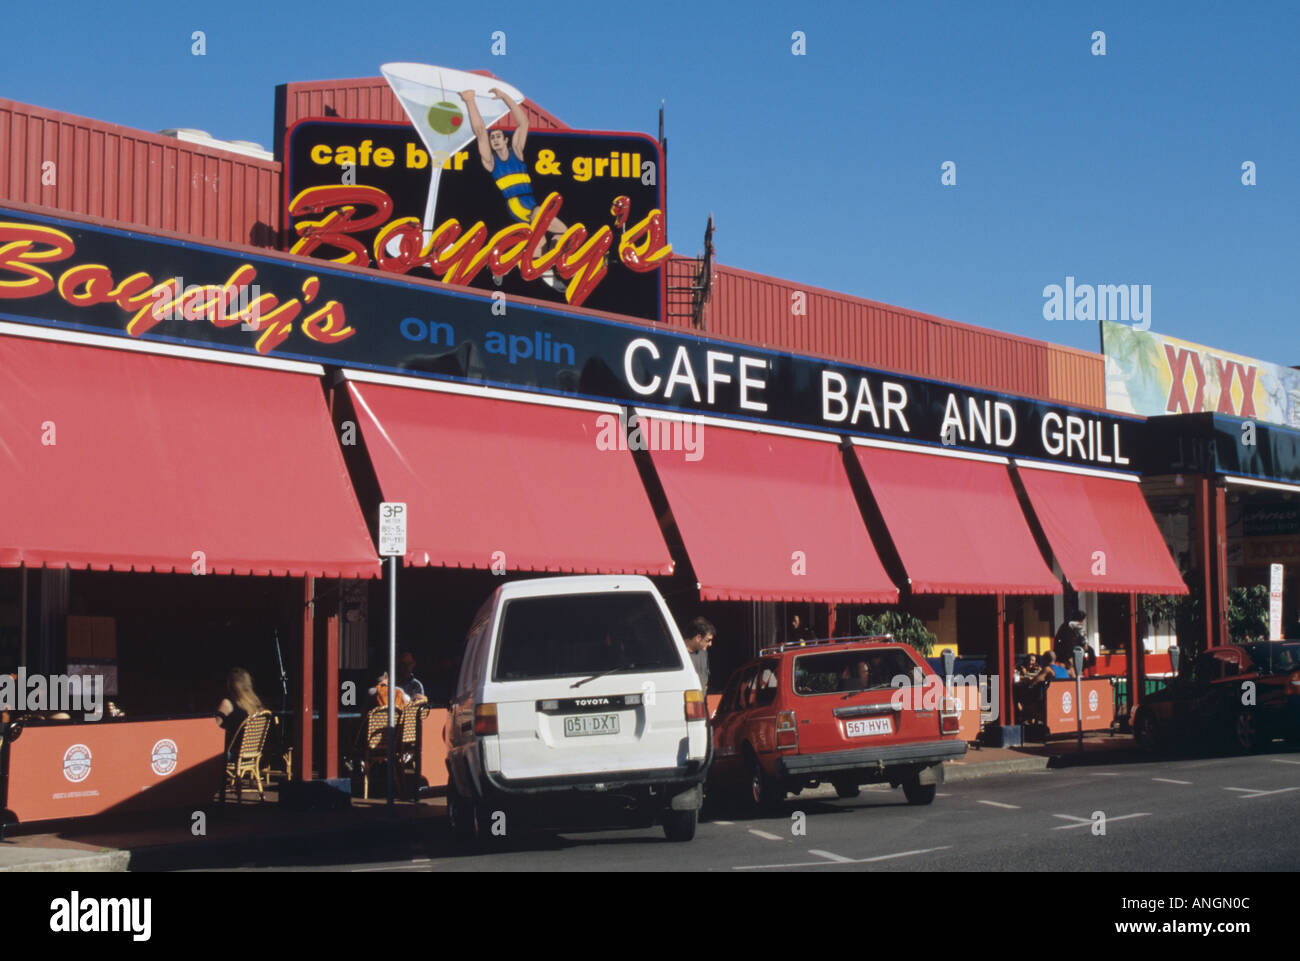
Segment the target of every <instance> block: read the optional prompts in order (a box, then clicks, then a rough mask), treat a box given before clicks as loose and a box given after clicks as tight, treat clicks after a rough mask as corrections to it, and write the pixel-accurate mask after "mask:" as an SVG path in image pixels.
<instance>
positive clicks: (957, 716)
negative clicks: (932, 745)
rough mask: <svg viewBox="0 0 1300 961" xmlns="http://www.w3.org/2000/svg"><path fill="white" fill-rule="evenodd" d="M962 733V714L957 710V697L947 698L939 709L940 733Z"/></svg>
mask: <svg viewBox="0 0 1300 961" xmlns="http://www.w3.org/2000/svg"><path fill="white" fill-rule="evenodd" d="M960 732H961V712H960V711H959V710H958V709H957V699H956V698H955V697H945V698H944V699H943V706H942V707H940V708H939V733H940V734H958V733H960Z"/></svg>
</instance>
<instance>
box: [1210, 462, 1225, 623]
mask: <svg viewBox="0 0 1300 961" xmlns="http://www.w3.org/2000/svg"><path fill="white" fill-rule="evenodd" d="M1210 510H1211V514H1212V517H1213V526H1212V527H1211V529H1210V535H1211V537H1212V538H1213V540H1212V547H1213V555H1212V556H1213V557H1214V564H1213V574H1214V578H1213V580H1214V603H1213V605H1210V604H1208V603H1207V605H1206V611H1207V613H1209V612H1213V618H1210V617H1207V618H1206V620H1207V621H1209V620H1213V624H1214V631H1213V635H1212V637H1213V642H1212V643H1214V644H1216V645H1217V644H1227V643H1228V641H1229V639H1230V635H1229V633H1228V492H1227V490H1226V489H1225V488H1224V486H1223V483H1222V481H1220V482H1219V483H1216V484H1215V485H1214V487H1213V496H1212V498H1211V499H1210Z"/></svg>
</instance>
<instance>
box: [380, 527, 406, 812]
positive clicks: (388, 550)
mask: <svg viewBox="0 0 1300 961" xmlns="http://www.w3.org/2000/svg"><path fill="white" fill-rule="evenodd" d="M405 553H406V505H405V504H402V503H397V502H388V501H385V502H383V503H381V504H380V505H379V554H380V556H381V557H387V558H388V764H387V765H386V767H387V768H388V777H387V778H386V779H385V780H386V781H387V783H388V813H389V814H390V815H391V814H392V813H393V794H394V791H393V786H394V780H395V775H394V771H393V767H394V765H395V764H396V763H397V744H396V740H397V559H398V558H399V557H401V556H403V555H404V554H405Z"/></svg>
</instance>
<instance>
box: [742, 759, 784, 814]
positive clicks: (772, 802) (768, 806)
mask: <svg viewBox="0 0 1300 961" xmlns="http://www.w3.org/2000/svg"><path fill="white" fill-rule="evenodd" d="M748 770H749V804H750V807H751V808H752V809H753V810H756V811H759V812H762V813H764V814H770V813H772V812H773V811H775V810H776V809H777V808H778V807H780V805H781V802H782V801H784V800H785V789H784V788H783V787H782V786H781V785H780V784H779V783H777V782H776V781H773V780H772V779H771V778H770V777H768V776H767V773H766V772H765V771H764V770H763V765H762V764H760V763H759V762H758V758H757V757H756V756H755V755H754V754H752V753H751V754H749V761H748Z"/></svg>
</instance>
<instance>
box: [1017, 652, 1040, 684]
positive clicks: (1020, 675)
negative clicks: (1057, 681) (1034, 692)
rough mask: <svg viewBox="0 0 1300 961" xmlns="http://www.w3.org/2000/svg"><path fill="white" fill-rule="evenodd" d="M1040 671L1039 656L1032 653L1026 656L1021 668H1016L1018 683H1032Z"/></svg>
mask: <svg viewBox="0 0 1300 961" xmlns="http://www.w3.org/2000/svg"><path fill="white" fill-rule="evenodd" d="M1040 670H1041V668H1040V667H1039V666H1038V655H1037V654H1034V653H1032V652H1031V653H1029V654H1026V655H1025V658H1024V660H1022V661H1021V662H1020V666H1019V667H1018V668H1016V682H1017V683H1020V682H1023V681H1032V680H1033V679H1034V678H1035V677H1036V676H1037V675H1038V672H1039V671H1040Z"/></svg>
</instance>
